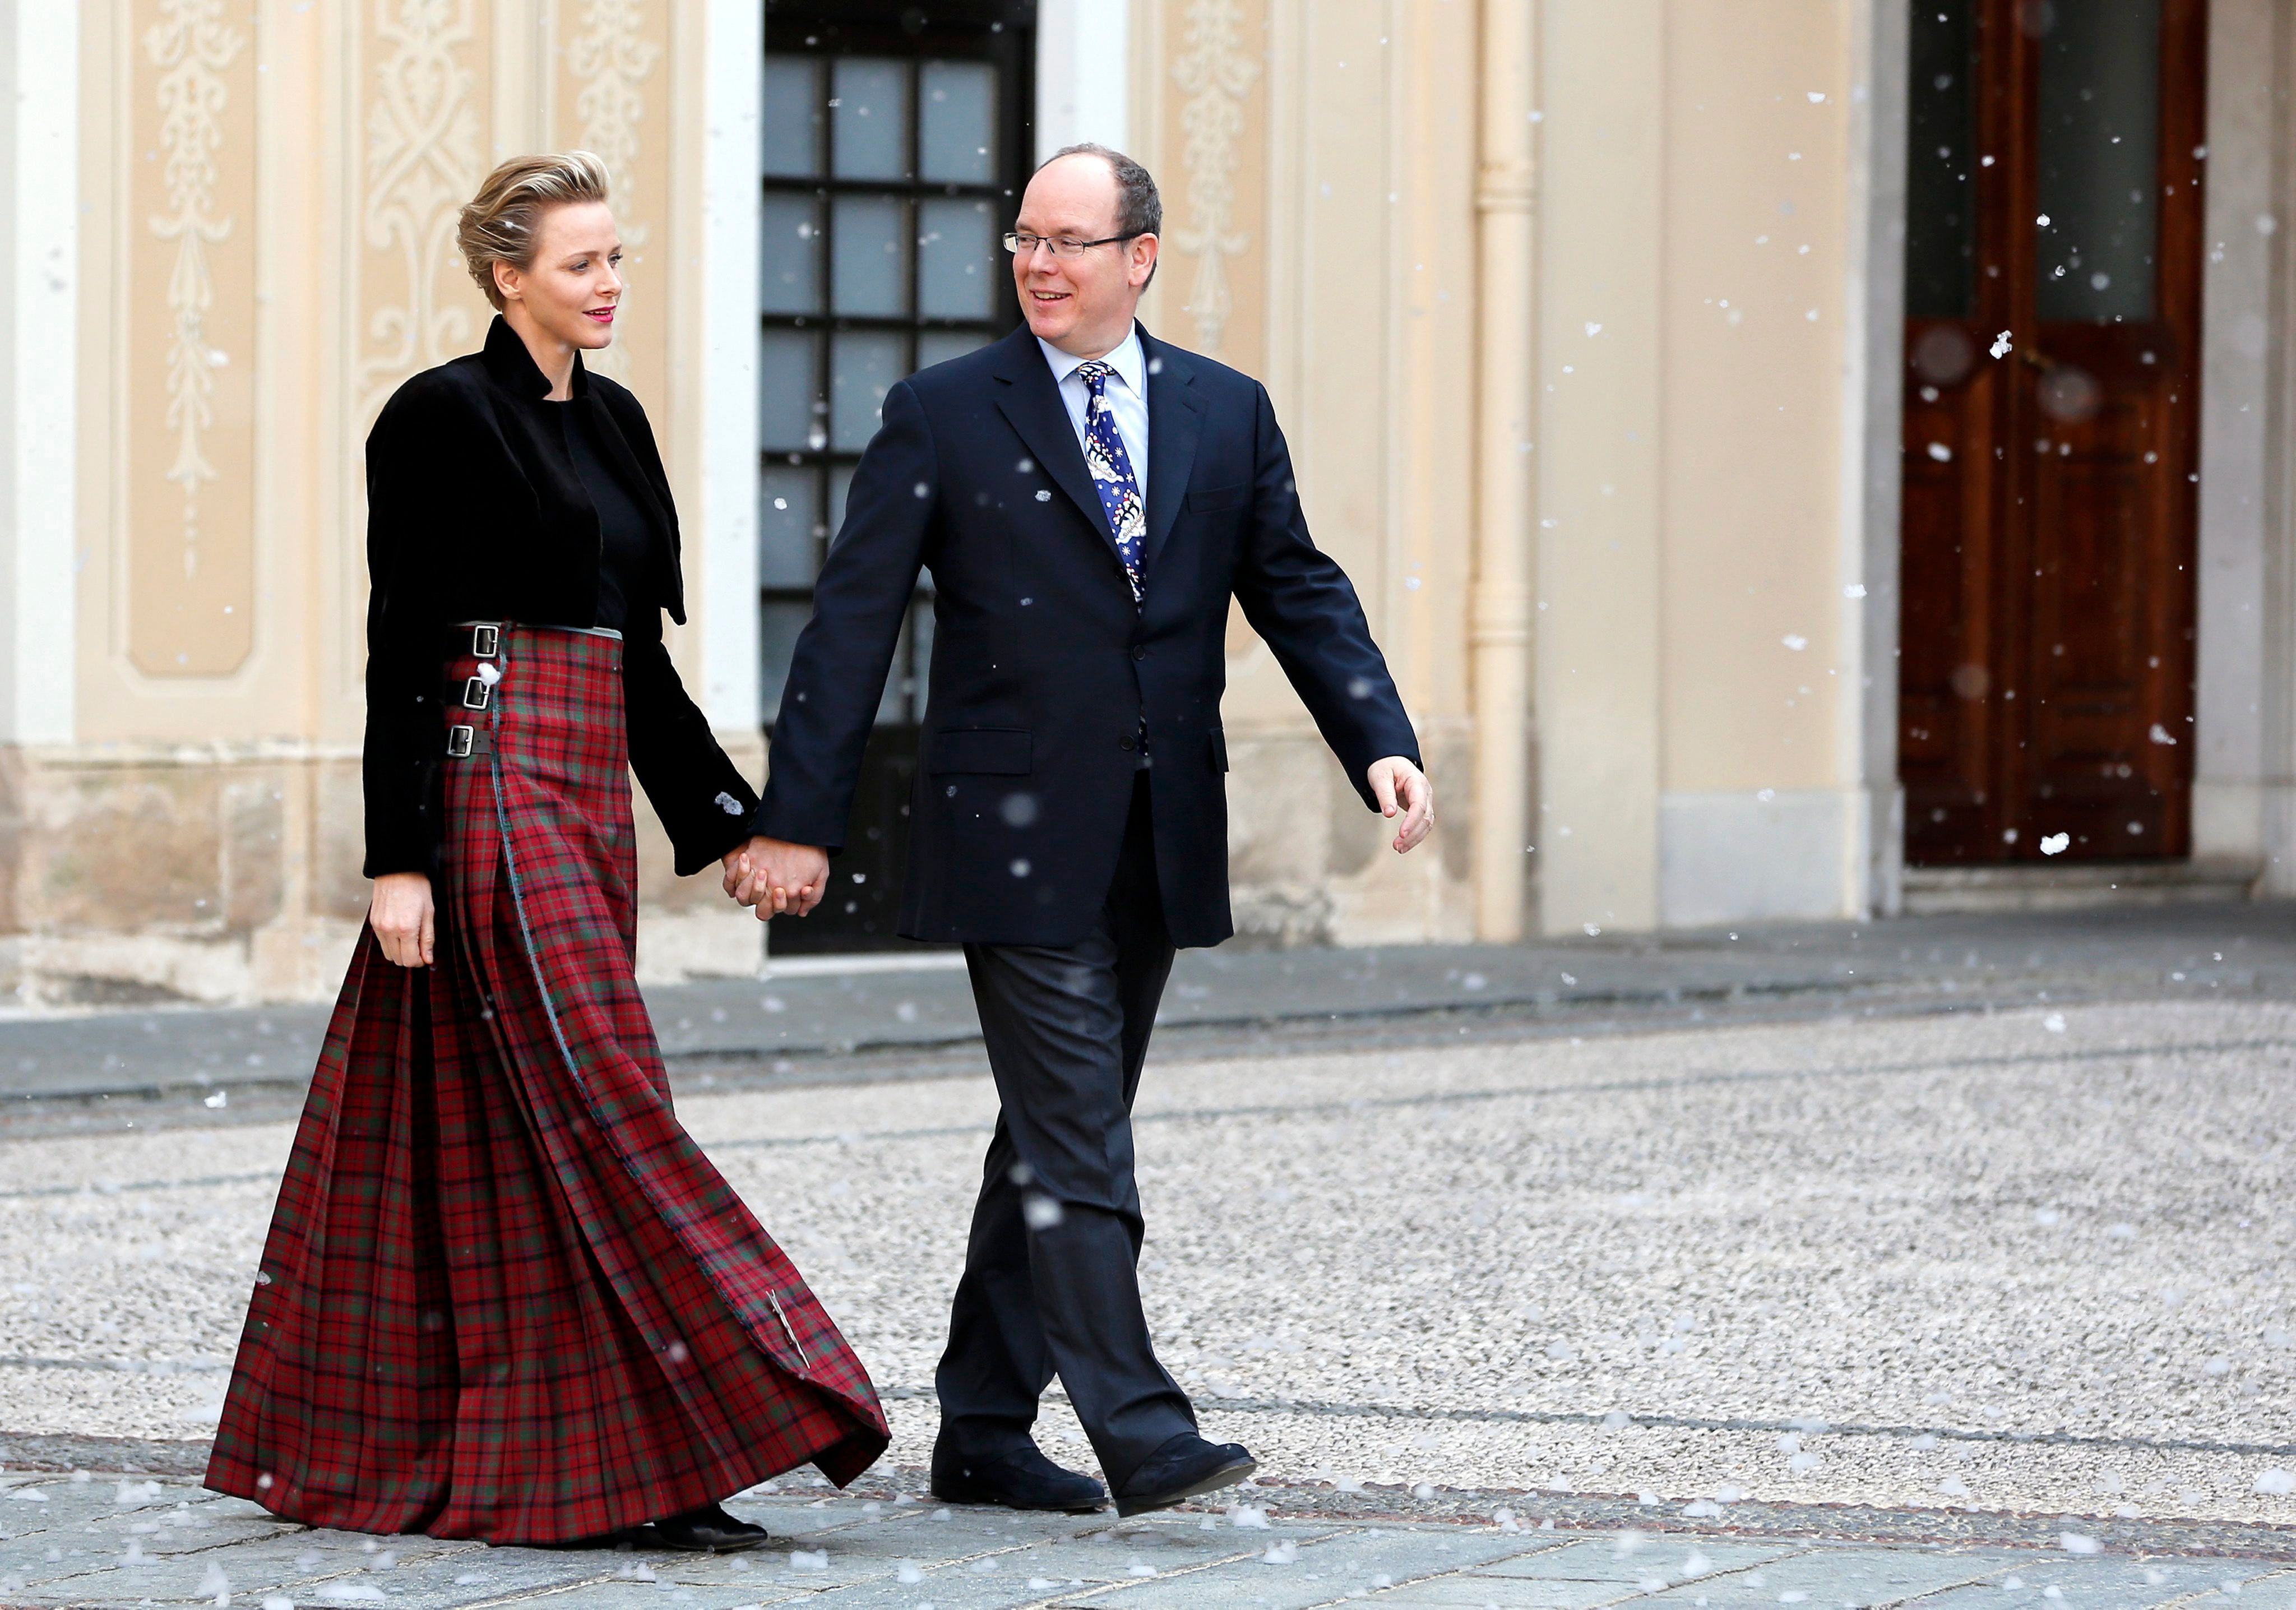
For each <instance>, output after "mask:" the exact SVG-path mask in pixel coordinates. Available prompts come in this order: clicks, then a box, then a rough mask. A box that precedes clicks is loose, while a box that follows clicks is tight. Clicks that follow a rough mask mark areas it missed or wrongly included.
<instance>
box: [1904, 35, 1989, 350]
mask: <svg viewBox="0 0 2296 1610" xmlns="http://www.w3.org/2000/svg"><path fill="white" fill-rule="evenodd" d="M1972 4H1973V0H1924V3H1923V4H1919V5H1916V6H1915V7H1914V11H1913V38H1912V45H1913V82H1912V86H1911V89H1912V94H1911V95H1910V96H1909V97H1908V104H1907V131H1906V316H1907V317H1908V318H1968V317H1970V316H1972V314H1974V313H1975V312H1976V310H1977V161H1976V156H1975V153H1974V151H1973V149H1972V148H1973V147H1974V146H1975V144H1976V143H1977V110H1976V109H1977V96H1976V94H1975V93H1974V89H1973V87H1972V83H1971V79H1972V76H1973V74H1974V71H1975V69H1976V61H1977V59H1976V56H1975V55H1974V53H1972V44H1973V41H1972V30H1971V28H1970V7H1971V5H1972Z"/></svg>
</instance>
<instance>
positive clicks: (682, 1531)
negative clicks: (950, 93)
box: [639, 1504, 767, 1554]
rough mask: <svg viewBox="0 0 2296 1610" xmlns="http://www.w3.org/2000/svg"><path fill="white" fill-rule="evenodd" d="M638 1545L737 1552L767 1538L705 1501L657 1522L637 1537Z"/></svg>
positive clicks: (760, 1530) (759, 1528)
mask: <svg viewBox="0 0 2296 1610" xmlns="http://www.w3.org/2000/svg"><path fill="white" fill-rule="evenodd" d="M639 1541H640V1544H641V1546H646V1545H651V1546H652V1547H653V1548H684V1549H686V1550H689V1551H690V1552H692V1553H694V1554H739V1553H741V1552H742V1550H743V1549H744V1548H758V1547H759V1546H761V1545H762V1544H764V1543H765V1542H766V1541H767V1536H766V1529H765V1528H764V1527H763V1526H759V1525H758V1524H755V1523H753V1522H750V1521H742V1520H736V1519H735V1518H734V1516H730V1515H727V1514H726V1512H725V1510H723V1509H722V1508H720V1507H718V1506H717V1505H715V1504H704V1505H702V1506H701V1508H699V1509H689V1510H687V1511H686V1512H685V1514H684V1515H674V1516H670V1517H669V1519H668V1520H666V1521H656V1522H655V1523H654V1524H652V1526H650V1527H648V1528H647V1529H646V1532H645V1533H644V1535H643V1536H642V1537H641V1539H640V1540H639Z"/></svg>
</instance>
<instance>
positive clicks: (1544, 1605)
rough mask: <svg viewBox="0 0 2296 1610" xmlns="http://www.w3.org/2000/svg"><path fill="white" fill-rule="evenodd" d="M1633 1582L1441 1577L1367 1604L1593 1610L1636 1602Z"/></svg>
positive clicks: (1445, 1609)
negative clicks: (1597, 1607)
mask: <svg viewBox="0 0 2296 1610" xmlns="http://www.w3.org/2000/svg"><path fill="white" fill-rule="evenodd" d="M1641 1592H1642V1589H1639V1588H1637V1587H1636V1586H1635V1585H1634V1584H1633V1583H1632V1582H1553V1581H1544V1580H1542V1579H1540V1578H1538V1577H1535V1576H1439V1577H1431V1578H1430V1579H1428V1580H1427V1581H1417V1582H1406V1583H1405V1584H1404V1585H1403V1586H1401V1587H1399V1588H1387V1589H1381V1590H1380V1591H1378V1592H1375V1593H1374V1594H1373V1595H1372V1596H1371V1597H1370V1598H1367V1599H1365V1601H1364V1602H1365V1604H1367V1605H1380V1606H1390V1607H1391V1610H1594V1606H1598V1605H1615V1604H1619V1603H1620V1602H1622V1601H1624V1600H1627V1599H1631V1598H1638V1597H1639V1596H1640V1595H1641Z"/></svg>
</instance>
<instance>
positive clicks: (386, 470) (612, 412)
mask: <svg viewBox="0 0 2296 1610" xmlns="http://www.w3.org/2000/svg"><path fill="white" fill-rule="evenodd" d="M572 392H573V395H572V398H571V400H570V401H566V402H561V403H553V402H551V401H550V400H548V399H549V395H550V382H549V381H548V380H547V379H546V378H545V376H544V375H543V373H542V371H541V370H540V369H539V368H538V367H537V366H536V365H535V362H534V359H533V357H531V356H530V355H529V353H528V352H527V349H526V343H525V342H524V341H521V340H520V339H519V336H518V333H517V332H516V331H514V330H512V328H511V327H510V326H509V325H508V324H505V323H504V321H503V320H502V319H500V318H496V320H495V321H494V324H492V326H491V327H490V328H489V329H488V332H487V343H486V348H485V349H484V350H483V351H480V352H474V353H471V354H470V355H469V356H468V357H458V358H455V359H454V360H453V361H452V362H450V363H445V364H441V365H440V366H439V367H437V368H435V369H426V370H424V371H423V372H422V374H417V375H415V376H414V378H413V379H411V380H409V381H407V382H406V384H404V385H402V386H401V387H399V389H398V391H397V392H395V393H393V395H392V396H391V398H390V400H389V402H387V403H385V404H384V405H383V407H382V412H381V414H380V415H377V416H376V419H375V422H374V428H373V431H370V432H369V433H368V435H367V442H366V486H367V538H366V548H367V571H368V576H369V579H370V580H371V582H372V588H371V591H370V593H369V595H368V599H367V669H366V694H367V710H366V749H365V756H364V766H363V773H364V779H365V790H366V863H365V867H366V875H367V876H369V877H379V876H381V875H383V874H384V873H389V872H434V871H435V870H436V869H437V858H438V850H439V827H440V800H441V795H440V791H439V768H440V766H441V764H442V763H443V762H444V760H445V758H446V743H447V739H446V717H445V713H444V710H443V705H444V702H445V699H446V696H447V690H446V688H445V686H444V683H445V676H446V662H447V655H448V653H449V652H450V649H451V647H452V643H451V637H452V634H451V633H450V632H449V630H448V628H450V627H451V626H453V625H454V624H455V622H457V621H463V620H510V621H520V622H523V623H526V624H529V625H537V626H540V625H548V626H611V627H613V628H616V629H618V630H619V631H620V632H621V634H622V639H623V641H622V682H623V707H624V712H625V723H626V728H627V735H628V744H629V757H630V766H631V768H632V769H633V770H635V772H636V773H637V777H638V782H639V784H641V785H642V786H643V787H644V789H645V792H646V797H647V799H648V800H649V801H652V804H653V808H654V812H655V814H656V815H657V816H659V817H660V818H661V823H662V826H664V827H665V828H666V829H667V830H668V834H669V838H670V842H671V844H672V846H673V847H674V849H675V850H676V865H677V870H678V872H679V873H680V874H681V875H684V874H688V873H692V872H695V871H699V870H700V869H701V867H705V866H707V865H709V863H710V862H711V861H714V860H716V859H717V858H718V857H719V856H721V855H723V854H724V853H725V852H726V850H730V849H732V848H733V847H734V845H735V844H738V843H740V842H742V841H743V840H744V839H746V838H747V837H748V836H749V825H748V823H749V816H750V809H752V808H753V807H754V806H755V804H756V802H757V796H756V794H755V793H753V792H752V791H751V789H750V784H749V783H748V781H747V780H746V779H745V778H743V777H742V774H741V773H740V771H739V770H737V769H736V768H734V764H733V762H732V761H731V760H727V759H726V752H725V751H724V750H723V749H721V748H720V747H719V746H718V743H717V738H716V737H715V736H714V735H712V734H711V732H710V730H709V720H708V719H707V718H706V717H705V716H704V715H703V714H702V712H701V710H700V708H699V707H697V706H696V705H695V704H694V702H693V699H692V698H690V697H689V696H688V695H687V694H686V692H685V686H684V685H683V684H682V683H681V682H680V681H679V680H678V676H677V670H676V667H675V666H674V665H672V664H671V662H670V658H669V652H668V648H667V647H666V646H665V645H664V644H663V642H662V625H661V618H662V615H663V613H664V612H668V615H669V617H670V619H672V620H676V621H678V622H679V623H681V624H683V623H684V621H685V584H684V581H683V579H682V578H681V574H680V570H679V563H678V534H677V513H676V506H675V505H674V504H673V503H672V501H671V498H670V494H669V478H668V474H667V473H666V472H664V471H663V469H662V464H661V455H660V451H659V450H658V449H657V448H655V446H654V439H653V431H652V427H651V426H649V425H648V424H647V423H646V416H645V410H644V408H642V407H639V406H638V400H637V398H635V397H633V396H632V395H631V394H630V392H629V391H628V390H627V389H626V388H624V387H622V386H620V385H618V384H617V383H615V382H613V381H611V380H609V379H607V378H606V377H604V376H603V375H596V374H590V373H589V371H588V370H587V369H586V367H585V366H584V365H583V364H582V362H581V360H580V358H579V357H577V358H576V360H575V365H574V376H573V384H572Z"/></svg>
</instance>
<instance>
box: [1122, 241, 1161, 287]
mask: <svg viewBox="0 0 2296 1610" xmlns="http://www.w3.org/2000/svg"><path fill="white" fill-rule="evenodd" d="M1162 245H1163V242H1161V241H1159V240H1158V239H1157V238H1156V237H1155V236H1154V235H1152V234H1136V235H1134V236H1133V237H1132V264H1131V268H1130V271H1129V272H1128V274H1127V275H1125V277H1126V278H1127V279H1128V280H1129V281H1130V282H1131V283H1133V284H1135V285H1137V286H1138V287H1140V288H1141V289H1142V290H1146V289H1147V286H1148V282H1149V281H1150V280H1152V279H1153V278H1154V277H1155V275H1156V254H1157V252H1158V251H1159V250H1160V249H1161V247H1162Z"/></svg>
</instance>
